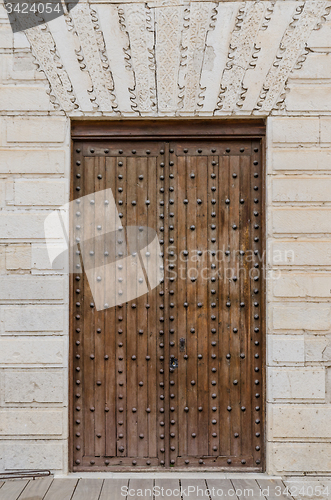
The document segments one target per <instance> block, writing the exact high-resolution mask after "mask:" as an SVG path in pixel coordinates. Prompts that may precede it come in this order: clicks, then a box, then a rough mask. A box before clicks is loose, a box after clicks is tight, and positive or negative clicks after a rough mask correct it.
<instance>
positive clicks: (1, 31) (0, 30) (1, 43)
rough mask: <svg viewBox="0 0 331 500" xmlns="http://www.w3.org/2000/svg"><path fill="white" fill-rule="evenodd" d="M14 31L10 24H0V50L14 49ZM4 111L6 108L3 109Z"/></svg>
mask: <svg viewBox="0 0 331 500" xmlns="http://www.w3.org/2000/svg"><path fill="white" fill-rule="evenodd" d="M13 41H14V40H13V31H12V29H11V27H10V25H9V24H0V49H12V48H13ZM2 109H4V108H2Z"/></svg>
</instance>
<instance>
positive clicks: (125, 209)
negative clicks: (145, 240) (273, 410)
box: [70, 122, 264, 471]
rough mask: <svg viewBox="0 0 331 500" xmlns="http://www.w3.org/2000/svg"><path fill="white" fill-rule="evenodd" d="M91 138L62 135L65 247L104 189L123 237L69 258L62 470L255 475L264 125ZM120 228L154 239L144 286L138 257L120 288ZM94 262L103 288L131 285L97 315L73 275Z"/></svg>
mask: <svg viewBox="0 0 331 500" xmlns="http://www.w3.org/2000/svg"><path fill="white" fill-rule="evenodd" d="M100 127H101V130H100V132H98V128H97V127H96V126H95V127H94V129H93V130H92V132H91V130H89V129H88V128H86V124H83V125H81V124H79V123H78V124H77V125H76V126H75V125H74V126H73V137H74V140H73V169H72V173H73V175H72V190H71V192H72V200H73V209H72V231H73V235H74V241H76V242H79V241H82V240H84V231H88V230H90V229H86V225H85V226H84V224H82V221H81V217H82V214H81V212H80V211H79V202H80V201H81V199H82V197H83V196H87V195H89V196H91V197H92V198H93V196H94V193H96V194H97V193H98V192H99V191H103V190H109V189H111V192H112V193H113V196H114V200H115V202H116V207H117V212H116V214H115V217H116V218H118V220H119V226H118V227H120V226H121V225H122V228H123V229H121V230H120V231H115V232H114V235H115V236H114V238H112V239H111V241H110V240H109V239H107V237H106V236H105V237H104V238H103V239H101V240H100V238H99V239H97V238H96V239H95V245H94V246H93V238H92V240H91V238H89V242H90V243H89V244H90V247H89V249H90V252H89V253H88V255H89V256H90V257H89V259H90V262H89V263H87V262H86V259H87V257H86V256H85V257H84V261H83V260H82V254H81V252H80V246H79V243H77V247H75V246H73V248H72V256H71V260H72V264H73V271H74V272H73V273H72V274H71V292H70V294H71V309H70V311H71V312H70V316H71V322H70V324H71V377H70V380H71V417H70V418H71V426H70V427H71V458H70V460H71V467H72V470H75V471H79V470H91V471H93V470H126V469H127V470H132V469H133V470H140V469H143V470H151V469H162V468H168V467H175V468H181V469H185V468H187V469H192V468H193V469H202V470H203V469H208V468H218V469H219V470H221V469H223V470H224V469H225V470H226V469H235V470H247V469H249V470H263V452H264V445H263V443H264V441H263V439H264V438H263V434H264V368H263V363H264V338H263V336H264V327H263V325H264V276H263V270H264V264H263V250H264V246H263V227H264V218H263V168H262V161H263V154H262V152H263V151H262V150H263V140H262V135H263V133H262V130H263V127H262V126H261V125H260V127H258V133H257V132H256V130H255V128H256V127H255V128H254V124H253V125H251V128H249V127H248V126H246V125H245V124H244V125H242V129H243V130H239V132H238V131H236V130H237V129H236V124H235V123H234V125H233V127H232V128H231V133H227V130H228V129H227V128H226V126H224V125H222V126H220V127H219V128H220V130H219V129H218V128H217V127H215V125H214V128H211V127H210V124H207V123H206V125H205V128H207V129H208V130H210V131H211V132H210V134H207V133H206V132H205V129H204V128H203V125H199V127H194V126H193V127H192V128H190V123H189V122H187V126H186V128H185V127H184V128H183V127H179V130H178V131H177V137H176V127H175V128H174V129H172V128H171V127H169V125H168V124H165V125H162V124H161V125H159V124H157V125H156V129H155V131H154V130H153V127H152V126H151V127H150V128H147V131H146V129H145V130H144V124H142V125H141V128H139V127H138V128H137V125H136V123H134V124H133V125H132V127H133V130H134V131H135V133H132V134H129V133H128V134H127V135H126V130H127V129H126V128H125V126H124V125H123V126H122V127H123V130H122V135H121V134H120V133H119V132H118V130H117V129H116V128H114V126H112V127H110V128H109V130H108V129H106V131H104V129H102V124H101V125H100ZM157 127H158V128H157ZM215 128H216V130H215ZM120 130H121V129H120ZM128 130H129V131H130V124H129V125H128ZM93 131H94V133H93ZM140 132H141V134H140ZM167 134H168V135H169V138H168V139H167ZM108 192H109V191H108ZM92 198H91V199H92ZM75 203H77V205H75ZM87 210H89V209H88V208H87ZM90 210H91V213H92V215H91V220H92V222H93V220H95V224H96V225H97V222H98V220H99V219H98V217H99V215H100V214H98V210H100V209H98V207H97V206H96V205H95V204H91V208H90ZM126 227H137V228H138V233H139V228H140V227H148V228H151V229H152V230H154V231H155V232H156V234H157V237H158V243H159V246H160V247H159V248H160V250H161V252H160V255H159V257H161V262H162V266H161V267H163V268H162V273H164V276H163V279H162V278H161V282H159V284H158V285H157V286H154V288H152V286H150V283H151V282H152V281H153V279H152V278H153V277H152V276H151V275H150V273H149V269H148V265H145V266H144V262H146V260H144V259H140V260H141V263H142V264H141V267H142V274H141V278H140V282H138V283H134V284H132V283H130V282H129V280H127V282H126V277H127V275H126V274H125V269H126V267H125V266H126V265H127V263H128V259H129V258H130V248H129V245H128V244H127V240H126V238H127V233H126V231H125V228H126ZM92 233H93V232H92ZM90 234H91V233H90ZM85 239H86V238H85ZM107 245H112V249H111V252H110V249H109V248H107ZM98 252H99V253H100V252H101V253H102V254H103V255H105V254H106V255H107V254H108V255H109V253H110V254H111V257H112V259H111V260H112V261H113V264H114V262H115V266H113V267H112V271H111V273H110V274H109V273H108V274H107V272H105V273H104V276H105V279H106V280H108V288H109V286H110V287H114V289H116V294H117V293H118V294H120V293H123V290H124V289H125V287H126V286H127V287H131V288H132V287H136V288H135V290H136V292H133V295H132V294H131V295H130V297H131V299H130V300H128V301H125V300H124V301H122V300H121V298H118V300H117V302H116V305H113V306H111V307H107V306H108V304H107V303H106V304H105V307H104V308H101V309H100V308H99V310H98V308H97V307H96V305H95V297H94V296H93V293H92V291H91V286H90V285H91V282H90V281H89V279H88V278H87V275H86V272H84V266H87V267H88V268H89V269H90V268H91V267H92V266H93V259H94V258H96V257H97V254H98ZM140 253H141V254H144V249H141V252H140ZM142 256H143V257H144V255H142ZM98 262H100V261H98ZM103 262H104V261H103ZM123 269H124V274H123ZM98 272H99V271H98ZM98 279H100V278H98ZM140 283H143V286H146V287H147V288H146V290H147V292H146V293H144V294H140V293H139V291H138V288H139V284H140ZM130 291H131V292H132V290H130ZM135 295H136V298H132V297H135ZM124 297H125V294H124ZM105 300H106V299H105Z"/></svg>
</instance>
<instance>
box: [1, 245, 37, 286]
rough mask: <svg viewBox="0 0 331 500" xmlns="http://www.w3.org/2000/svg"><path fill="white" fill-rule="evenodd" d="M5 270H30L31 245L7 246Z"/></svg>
mask: <svg viewBox="0 0 331 500" xmlns="http://www.w3.org/2000/svg"><path fill="white" fill-rule="evenodd" d="M6 268H7V269H8V270H9V271H17V270H19V269H31V245H29V244H27V245H15V244H12V245H8V246H7V247H6ZM0 293H1V292H0Z"/></svg>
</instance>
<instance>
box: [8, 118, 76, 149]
mask: <svg viewBox="0 0 331 500" xmlns="http://www.w3.org/2000/svg"><path fill="white" fill-rule="evenodd" d="M6 125H7V142H8V143H18V144H21V143H22V142H23V143H24V142H26V143H30V142H34V143H44V142H46V143H59V142H63V141H64V139H65V133H66V126H67V123H66V119H64V118H55V117H46V116H43V117H41V116H40V117H38V118H36V117H33V118H32V117H18V116H17V117H14V118H7V122H6Z"/></svg>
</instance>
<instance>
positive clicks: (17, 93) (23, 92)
mask: <svg viewBox="0 0 331 500" xmlns="http://www.w3.org/2000/svg"><path fill="white" fill-rule="evenodd" d="M0 108H1V109H6V110H7V111H31V110H33V111H50V110H51V109H52V105H51V103H50V100H49V96H48V95H47V93H46V88H45V87H44V86H38V87H37V86H33V87H32V86H31V87H23V86H19V85H2V86H0Z"/></svg>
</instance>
